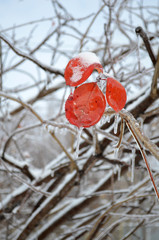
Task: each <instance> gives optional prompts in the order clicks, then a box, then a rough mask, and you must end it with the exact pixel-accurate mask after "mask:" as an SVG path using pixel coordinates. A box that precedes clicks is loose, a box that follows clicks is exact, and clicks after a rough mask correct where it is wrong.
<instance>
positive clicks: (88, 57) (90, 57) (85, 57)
mask: <svg viewBox="0 0 159 240" xmlns="http://www.w3.org/2000/svg"><path fill="white" fill-rule="evenodd" d="M77 57H79V58H80V59H81V62H82V63H83V64H84V65H88V66H89V65H91V64H94V63H99V64H101V63H100V61H99V58H98V57H97V55H96V54H95V53H92V52H81V53H79V54H78V56H77Z"/></svg>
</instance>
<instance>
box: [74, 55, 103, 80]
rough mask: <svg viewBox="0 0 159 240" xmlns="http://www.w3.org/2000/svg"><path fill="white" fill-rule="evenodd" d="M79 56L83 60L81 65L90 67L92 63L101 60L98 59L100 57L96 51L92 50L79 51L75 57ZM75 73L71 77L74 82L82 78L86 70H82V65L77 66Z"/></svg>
mask: <svg viewBox="0 0 159 240" xmlns="http://www.w3.org/2000/svg"><path fill="white" fill-rule="evenodd" d="M77 58H79V59H80V61H81V65H82V66H85V67H89V66H90V65H92V64H95V63H98V64H100V61H99V59H98V57H97V56H96V54H95V53H92V52H82V53H79V54H78V55H77V57H75V59H77ZM72 70H73V74H72V77H71V79H70V80H71V81H72V82H77V81H79V80H80V79H81V78H82V75H83V73H84V71H83V70H82V67H81V66H76V67H74V68H73V69H72Z"/></svg>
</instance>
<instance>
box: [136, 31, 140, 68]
mask: <svg viewBox="0 0 159 240" xmlns="http://www.w3.org/2000/svg"><path fill="white" fill-rule="evenodd" d="M137 63H138V72H141V64H140V37H139V35H137Z"/></svg>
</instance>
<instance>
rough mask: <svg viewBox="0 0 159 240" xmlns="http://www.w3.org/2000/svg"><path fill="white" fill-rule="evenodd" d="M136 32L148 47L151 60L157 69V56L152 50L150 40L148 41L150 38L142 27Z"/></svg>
mask: <svg viewBox="0 0 159 240" xmlns="http://www.w3.org/2000/svg"><path fill="white" fill-rule="evenodd" d="M135 32H136V34H137V35H140V37H141V38H142V40H143V42H144V44H145V47H146V50H147V52H148V54H149V56H150V59H151V61H152V63H153V65H154V67H155V65H156V58H155V55H154V53H153V50H152V48H151V45H150V42H149V39H148V36H147V34H146V33H145V32H144V30H143V28H142V27H137V28H136V29H135Z"/></svg>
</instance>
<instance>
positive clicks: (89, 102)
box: [65, 83, 106, 128]
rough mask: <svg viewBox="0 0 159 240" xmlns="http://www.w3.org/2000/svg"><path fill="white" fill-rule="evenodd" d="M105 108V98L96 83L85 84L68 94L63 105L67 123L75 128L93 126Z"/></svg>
mask: <svg viewBox="0 0 159 240" xmlns="http://www.w3.org/2000/svg"><path fill="white" fill-rule="evenodd" d="M105 106H106V101H105V96H104V94H103V93H102V92H101V90H100V89H99V87H98V85H97V84H96V83H85V84H83V85H81V86H79V87H77V88H76V89H75V91H74V93H73V94H70V96H69V97H68V99H67V101H66V104H65V113H66V118H67V119H68V121H69V122H70V123H71V124H73V125H75V126H77V127H85V128H87V127H90V126H93V125H95V124H96V123H97V122H98V121H99V120H100V119H101V117H102V115H103V113H104V110H105Z"/></svg>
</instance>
